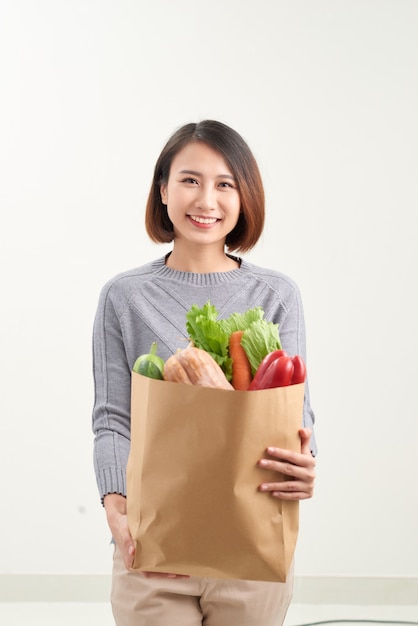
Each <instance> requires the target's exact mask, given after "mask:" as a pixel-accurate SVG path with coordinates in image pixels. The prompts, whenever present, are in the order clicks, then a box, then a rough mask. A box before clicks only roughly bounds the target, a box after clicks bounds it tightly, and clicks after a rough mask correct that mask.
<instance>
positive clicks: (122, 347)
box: [93, 257, 316, 498]
mask: <svg viewBox="0 0 418 626" xmlns="http://www.w3.org/2000/svg"><path fill="white" fill-rule="evenodd" d="M208 300H210V302H211V304H213V305H215V306H216V308H217V310H218V311H219V317H220V318H224V317H228V316H229V315H230V314H231V313H234V312H238V313H243V312H244V311H246V310H247V309H250V308H253V307H255V306H262V307H263V309H264V312H265V318H266V319H267V320H268V321H272V322H275V323H277V324H279V335H280V340H281V343H282V347H283V348H284V349H285V350H287V352H288V353H289V354H292V355H293V354H300V355H301V356H303V357H304V358H306V347H305V325H304V317H303V309H302V303H301V298H300V293H299V289H298V287H297V286H296V284H295V283H294V281H293V280H292V279H290V278H289V277H288V276H285V275H284V274H281V273H279V272H277V271H273V270H269V269H263V268H260V267H257V266H255V265H252V264H251V263H248V262H247V261H245V260H241V265H240V267H239V269H235V270H231V271H228V272H214V273H210V274H195V273H189V272H180V271H178V270H173V269H170V268H169V267H167V266H166V265H165V258H164V257H163V258H160V259H157V260H156V261H153V262H151V263H148V264H147V265H144V266H142V267H139V268H137V269H134V270H131V271H128V272H124V273H123V274H119V275H118V276H116V277H115V278H113V279H112V280H110V281H109V282H108V283H107V284H106V285H105V286H104V287H103V289H102V291H101V294H100V299H99V305H98V309H97V314H96V318H95V323H94V330H93V370H94V384H95V402H94V409H93V432H94V434H95V440H94V464H95V471H96V478H97V484H98V488H99V493H100V496H101V497H102V498H103V497H104V496H105V495H106V494H108V493H120V494H124V495H125V494H126V464H127V460H128V454H129V441H130V384H131V370H132V366H133V364H134V362H135V360H136V358H137V357H138V356H139V355H141V354H144V353H147V352H149V350H150V347H151V343H152V342H153V341H156V342H157V343H158V354H159V356H161V357H162V358H163V359H164V360H165V359H167V358H168V357H169V356H170V355H171V354H173V353H174V352H175V351H176V350H177V348H183V347H186V345H187V343H188V341H187V333H186V312H187V311H188V309H189V308H190V307H191V306H192V305H193V304H197V305H199V306H203V305H204V304H205V303H206V302H207V301H208ZM313 422H314V414H313V412H312V410H311V408H310V404H309V390H308V388H307V387H306V393H305V406H304V414H303V424H304V425H305V426H308V427H310V428H312V427H313ZM312 451H313V453H314V454H315V453H316V444H315V442H314V441H313V442H312Z"/></svg>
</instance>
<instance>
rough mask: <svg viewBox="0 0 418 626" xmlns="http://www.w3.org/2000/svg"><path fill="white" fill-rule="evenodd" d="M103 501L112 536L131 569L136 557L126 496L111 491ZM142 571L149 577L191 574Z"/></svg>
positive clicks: (175, 576) (182, 576)
mask: <svg viewBox="0 0 418 626" xmlns="http://www.w3.org/2000/svg"><path fill="white" fill-rule="evenodd" d="M103 502H104V507H105V510H106V515H107V522H108V524H109V528H110V531H111V533H112V537H113V539H114V540H115V541H116V544H117V546H118V548H119V550H120V551H121V553H122V558H123V562H124V563H125V567H126V569H131V568H132V564H133V561H134V557H135V544H134V542H133V540H132V537H131V533H130V531H129V526H128V514H127V511H126V498H125V496H122V495H120V494H117V493H109V494H108V495H107V496H105V498H104V500H103ZM142 573H143V575H144V576H146V577H147V578H189V576H185V575H182V574H166V573H163V572H142Z"/></svg>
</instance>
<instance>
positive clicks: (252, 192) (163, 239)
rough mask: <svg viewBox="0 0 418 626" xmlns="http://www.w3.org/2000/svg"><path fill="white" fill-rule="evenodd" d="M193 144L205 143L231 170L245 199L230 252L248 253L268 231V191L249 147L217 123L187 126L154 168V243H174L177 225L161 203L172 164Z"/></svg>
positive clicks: (150, 215) (149, 215) (148, 216)
mask: <svg viewBox="0 0 418 626" xmlns="http://www.w3.org/2000/svg"><path fill="white" fill-rule="evenodd" d="M192 141H201V142H203V143H205V144H207V145H208V146H210V147H211V148H212V149H213V150H215V151H216V152H218V153H219V154H220V155H222V157H223V158H224V159H225V161H226V162H227V163H228V165H229V167H230V168H231V171H232V173H233V174H234V177H235V179H236V181H237V187H238V191H239V194H240V198H241V212H240V216H239V219H238V222H237V224H236V226H235V228H234V229H233V230H232V231H231V232H230V233H229V234H228V235H227V237H226V245H227V247H228V249H229V250H237V251H240V252H246V251H248V250H250V249H251V248H253V247H254V246H255V244H256V243H257V241H258V240H259V238H260V236H261V233H262V231H263V227H264V187H263V182H262V180H261V175H260V171H259V169H258V165H257V162H256V160H255V158H254V155H253V154H252V152H251V150H250V148H249V146H248V144H247V143H246V142H245V141H244V139H243V138H242V137H241V135H239V134H238V133H237V132H236V131H235V130H233V129H232V128H230V127H229V126H227V125H226V124H223V123H222V122H217V121H214V120H203V121H202V122H198V123H197V124H195V123H191V124H186V125H185V126H182V127H181V128H179V129H178V130H177V131H176V132H175V133H174V134H173V135H172V136H171V138H170V139H169V140H168V142H167V143H166V145H165V147H164V148H163V150H162V152H161V154H160V156H159V157H158V160H157V163H156V164H155V168H154V177H153V181H152V184H151V189H150V192H149V195H148V200H147V205H146V212H145V228H146V230H147V233H148V235H149V237H150V238H151V240H152V241H155V242H157V243H169V242H170V241H173V237H174V230H173V224H172V222H171V220H170V218H169V217H168V215H167V207H166V206H165V205H164V204H163V203H162V201H161V194H160V187H161V184H162V183H166V182H167V181H168V177H169V174H170V167H171V163H172V161H173V159H174V157H175V156H176V154H177V153H178V152H180V150H181V149H182V148H184V147H185V146H186V145H187V144H188V143H190V142H192Z"/></svg>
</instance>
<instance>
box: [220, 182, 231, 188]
mask: <svg viewBox="0 0 418 626" xmlns="http://www.w3.org/2000/svg"><path fill="white" fill-rule="evenodd" d="M219 186H220V187H222V188H224V189H228V188H230V189H235V187H234V185H233V184H232V183H227V182H222V183H219Z"/></svg>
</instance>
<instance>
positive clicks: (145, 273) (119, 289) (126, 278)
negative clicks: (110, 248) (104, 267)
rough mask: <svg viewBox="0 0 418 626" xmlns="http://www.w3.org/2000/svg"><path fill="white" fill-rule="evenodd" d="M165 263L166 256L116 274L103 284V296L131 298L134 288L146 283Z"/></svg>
mask: <svg viewBox="0 0 418 626" xmlns="http://www.w3.org/2000/svg"><path fill="white" fill-rule="evenodd" d="M164 264H165V257H161V258H159V259H156V260H154V261H150V262H148V263H145V264H144V265H140V266H138V267H135V268H132V269H129V270H125V271H123V272H119V273H117V274H115V275H114V276H113V277H112V278H110V279H109V280H107V281H106V283H105V284H104V285H103V287H102V289H101V296H102V298H103V297H108V296H109V295H110V296H113V297H119V298H124V297H125V298H126V297H128V298H129V294H130V293H132V291H133V290H136V289H137V288H138V287H139V286H141V285H142V284H144V283H146V282H147V280H150V279H152V277H153V276H154V275H155V274H156V273H158V271H160V270H161V269H162V268H163V267H164Z"/></svg>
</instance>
